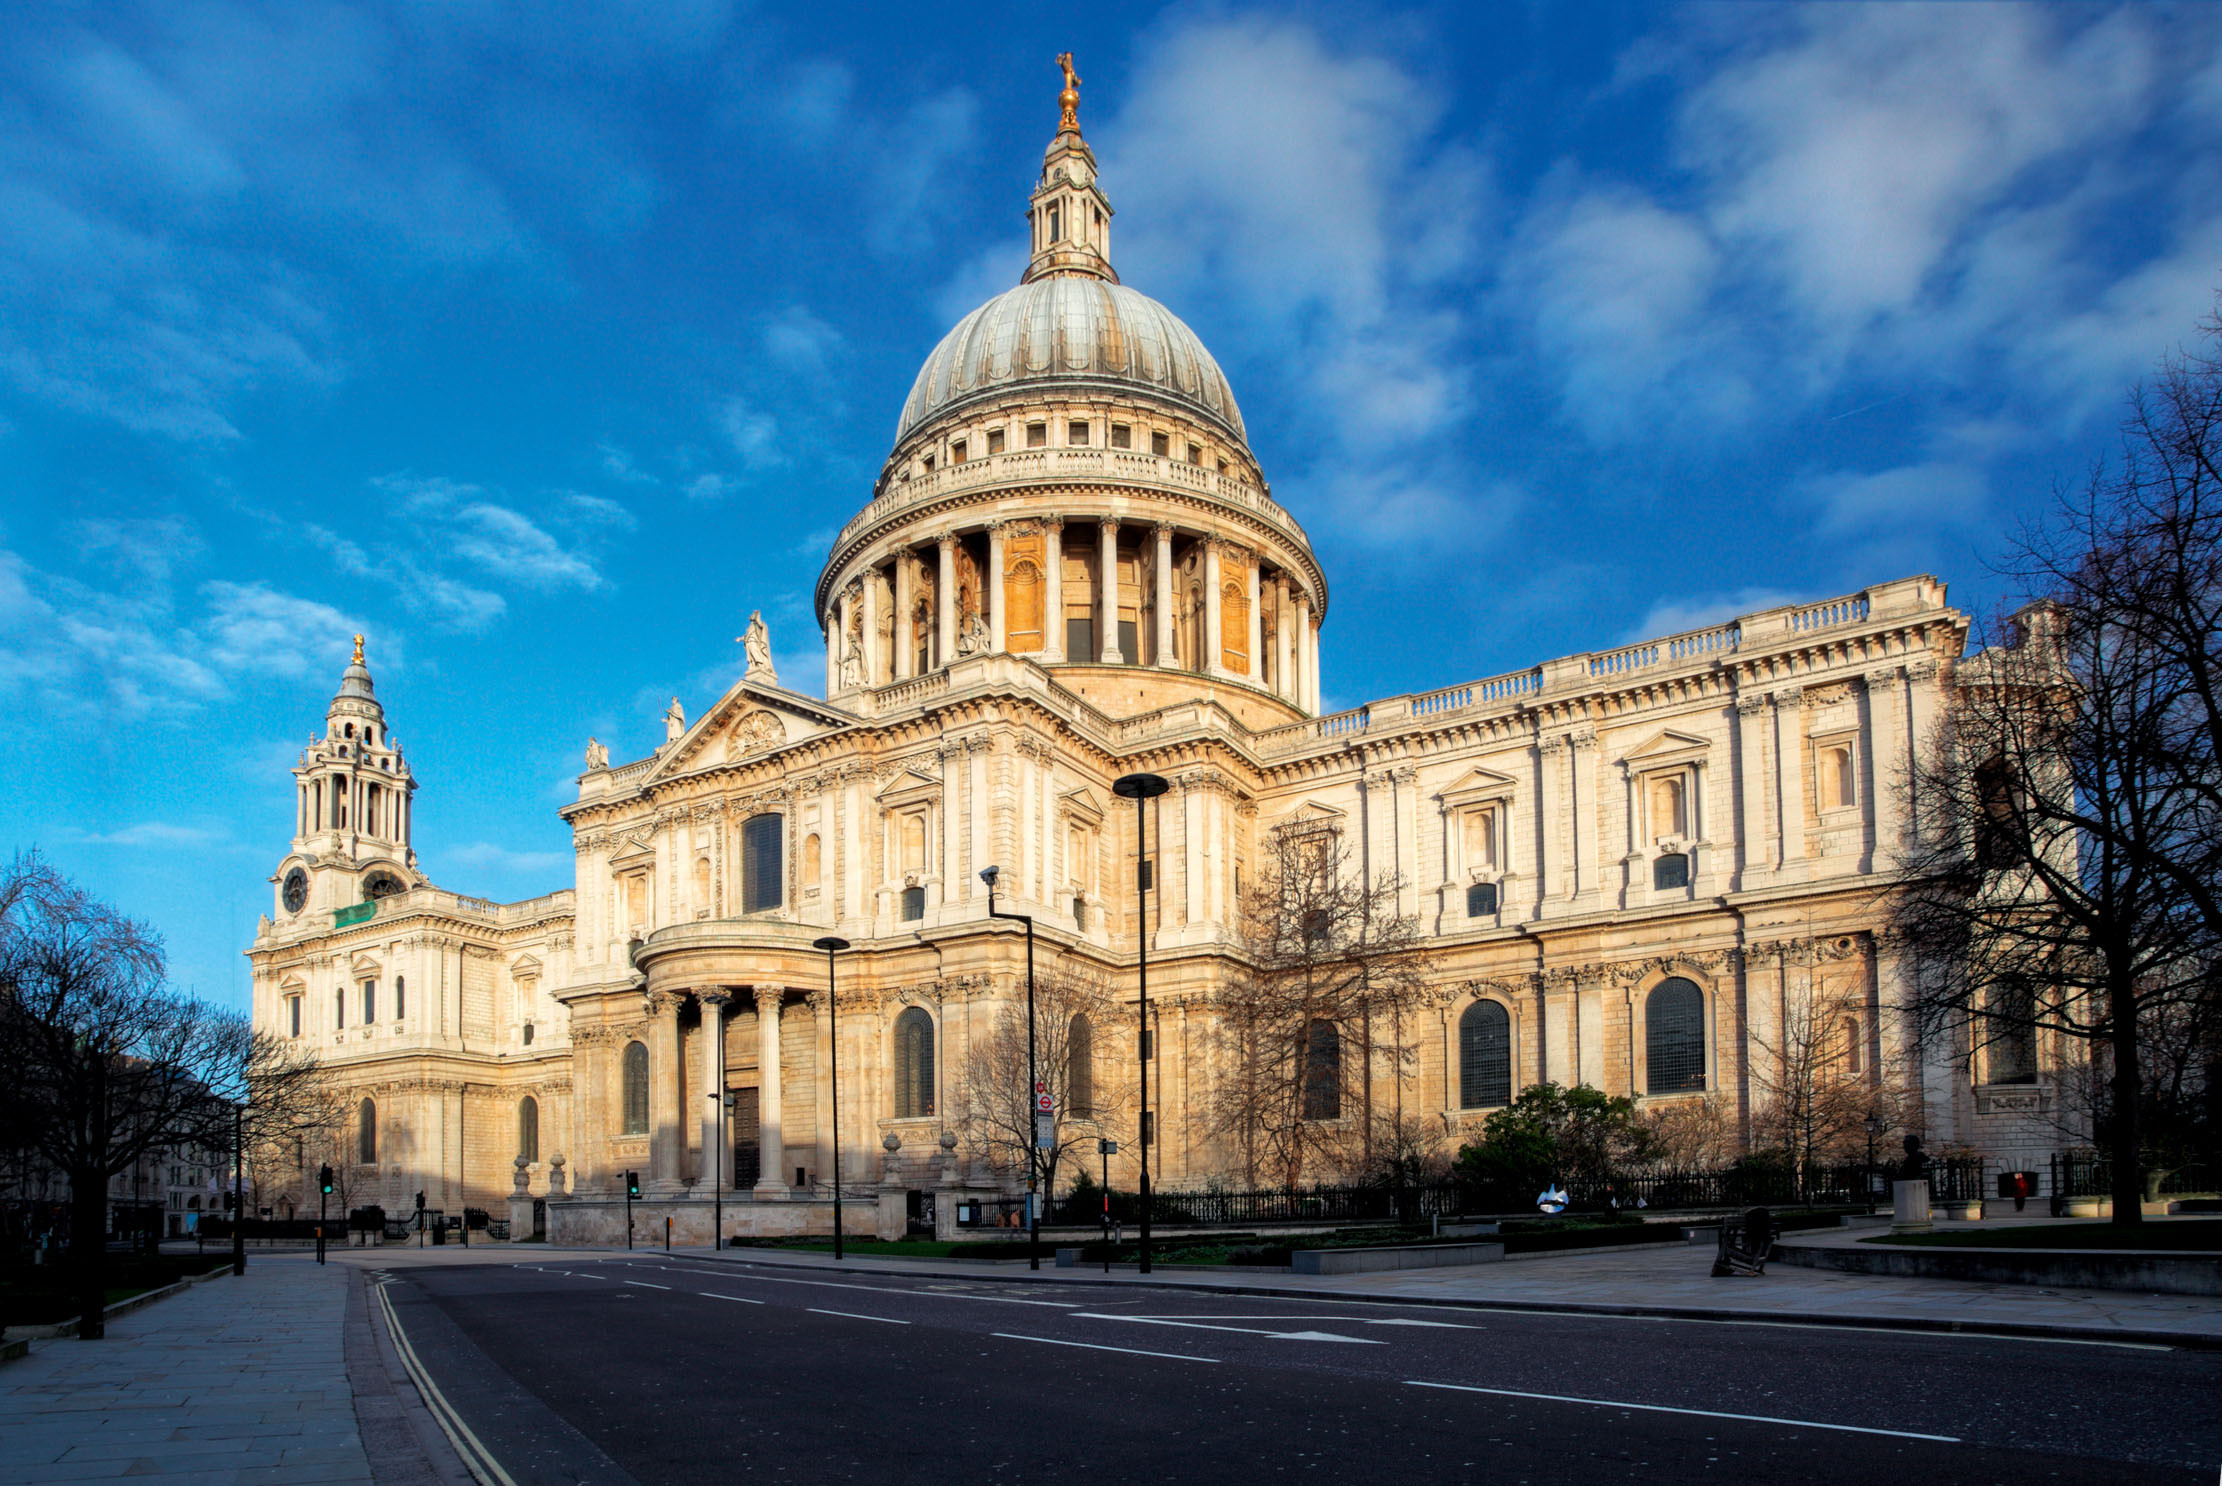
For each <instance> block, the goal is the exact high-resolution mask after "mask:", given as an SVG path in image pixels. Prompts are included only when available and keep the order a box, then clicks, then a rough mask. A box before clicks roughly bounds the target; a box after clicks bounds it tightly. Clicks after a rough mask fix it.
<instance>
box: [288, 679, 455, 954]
mask: <svg viewBox="0 0 2222 1486" xmlns="http://www.w3.org/2000/svg"><path fill="white" fill-rule="evenodd" d="M293 780H294V830H293V842H292V847H291V849H290V850H289V851H288V852H287V853H286V858H285V861H284V862H283V863H282V864H280V866H279V868H278V871H277V874H276V876H275V877H274V878H273V879H272V881H273V882H275V883H276V885H277V890H278V900H277V914H276V915H275V917H276V921H277V922H279V923H285V922H287V921H288V920H292V919H297V918H299V917H300V915H302V914H303V913H307V912H309V911H311V910H316V911H332V910H340V909H345V908H347V907H349V906H351V905H353V904H357V903H367V902H371V901H374V900H376V899H379V898H386V897H391V896H392V895H394V894H395V893H400V892H406V891H407V890H408V889H410V888H412V887H416V886H419V885H420V884H422V883H423V882H424V880H425V879H424V877H423V875H422V874H421V873H419V872H418V871H417V854H416V852H415V851H414V850H413V849H411V847H410V844H409V842H410V832H411V829H412V824H413V823H412V820H411V815H412V805H413V797H414V795H415V793H416V788H417V782H416V779H415V777H414V776H413V775H411V774H410V772H409V764H408V761H407V760H406V759H404V758H403V757H402V755H401V745H400V743H399V742H398V741H397V740H396V739H395V738H394V737H393V735H392V734H391V733H389V732H388V731H387V728H386V709H385V708H384V707H382V706H381V705H379V702H378V695H377V691H376V689H375V688H374V687H373V685H372V683H371V679H370V668H369V667H368V666H366V665H364V664H363V637H362V636H361V635H357V636H356V637H355V655H354V659H353V660H351V661H350V662H349V663H348V666H347V669H346V670H345V671H343V672H341V673H340V683H339V692H338V694H337V695H335V696H334V697H333V698H332V705H331V706H330V707H329V708H327V709H326V711H325V714H324V735H323V736H322V737H321V738H317V737H312V738H310V739H309V743H308V746H307V747H306V748H304V749H302V750H301V761H300V763H298V764H297V765H295V766H294V770H293Z"/></svg>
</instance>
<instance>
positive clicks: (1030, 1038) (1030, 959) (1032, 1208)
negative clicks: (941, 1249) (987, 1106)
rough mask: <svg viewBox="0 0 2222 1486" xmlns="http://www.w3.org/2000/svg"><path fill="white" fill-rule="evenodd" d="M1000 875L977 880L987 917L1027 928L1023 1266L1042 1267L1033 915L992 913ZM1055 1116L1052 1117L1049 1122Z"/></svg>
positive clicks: (989, 872) (984, 874)
mask: <svg viewBox="0 0 2222 1486" xmlns="http://www.w3.org/2000/svg"><path fill="white" fill-rule="evenodd" d="M999 871H1000V869H999V868H995V867H982V868H981V869H980V880H981V881H982V882H984V883H986V884H987V885H988V917H989V918H1007V919H1011V920H1013V921H1015V922H1017V923H1022V924H1024V925H1026V1266H1027V1268H1029V1269H1040V1268H1041V1267H1042V1215H1041V1197H1040V1195H1039V1194H1040V1191H1041V1181H1040V1177H1041V1151H1040V1147H1041V1135H1040V1126H1041V1119H1042V1108H1041V1096H1042V1093H1043V1090H1042V1086H1041V1082H1042V1080H1041V1074H1040V1072H1039V1071H1037V1069H1036V1068H1035V1066H1034V915H1032V914H1031V913H998V912H996V911H995V879H996V876H997V874H998V872H999ZM1054 1118H1055V1116H1054V1115H1052V1119H1054Z"/></svg>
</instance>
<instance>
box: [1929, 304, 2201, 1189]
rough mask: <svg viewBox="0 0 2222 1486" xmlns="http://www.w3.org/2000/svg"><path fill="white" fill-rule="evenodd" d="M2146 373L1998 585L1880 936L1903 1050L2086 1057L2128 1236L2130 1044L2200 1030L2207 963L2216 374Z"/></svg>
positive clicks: (2132, 1184)
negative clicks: (1908, 1028)
mask: <svg viewBox="0 0 2222 1486" xmlns="http://www.w3.org/2000/svg"><path fill="white" fill-rule="evenodd" d="M2217 342H2218V330H2217V326H2216V325H2215V324H2214V322H2212V321H2210V322H2209V323H2208V325H2207V327H2206V342H2205V349H2204V351H2203V352H2202V353H2201V354H2197V355H2191V356H2183V357H2178V358H2175V359H2173V360H2171V361H2169V362H2168V363H2166V364H2164V366H2163V368H2162V370H2161V373H2160V375H2159V376H2158V378H2157V379H2156V381H2155V382H2154V383H2153V384H2152V385H2151V386H2150V387H2148V388H2147V389H2145V390H2143V391H2141V392H2140V393H2139V395H2138V396H2137V398H2136V400H2135V403H2134V405H2133V411H2132V414H2131V416H2130V418H2129V419H2128V420H2127V422H2126V423H2125V424H2124V448H2123V454H2122V457H2121V459H2120V460H2119V461H2118V462H2117V463H2116V464H2115V465H2113V466H2112V467H2109V468H2102V469H2100V470H2099V471H2098V472H2096V473H2095V474H2094V475H2093V476H2092V477H2091V478H2090V480H2089V481H2088V482H2087V483H2086V484H2085V485H2084V486H2083V487H2081V488H2080V489H2077V490H2072V491H2064V492H2063V493H2062V495H2061V497H2060V500H2059V509H2058V512H2057V513H2056V515H2055V517H2054V519H2053V520H2052V521H2051V522H2050V523H2049V524H2047V525H2045V526H2043V527H2040V528H2038V529H2036V530H2034V531H2031V532H2029V533H2026V534H2025V535H2024V536H2023V538H2022V539H2021V540H2020V542H2019V543H2018V546H2017V550H2016V552H2015V555H2014V557H2013V560H2012V562H2011V563H2010V565H2009V571H2010V572H2011V573H2012V574H2013V575H2014V576H2015V577H2016V578H2018V579H2019V580H2020V581H2021V582H2022V584H2023V585H2024V588H2025V590H2026V596H2027V598H2028V600H2029V601H2028V602H2027V603H2025V604H2024V605H2023V606H2022V607H2021V608H2020V609H2019V610H2017V611H2016V612H2015V613H2013V614H2012V615H2011V616H2009V617H2008V618H2006V619H2005V620H2004V621H2002V622H2000V623H1998V624H1997V625H1994V626H1993V634H1992V638H1993V640H1994V643H1993V644H1992V645H1991V646H1990V647H1989V648H1987V649H1985V650H1984V651H1983V652H1982V653H1981V654H1979V655H1977V656H1975V657H1973V658H1972V659H1971V660H1969V661H1967V662H1964V663H1963V664H1962V665H1961V666H1960V668H1959V673H1958V676H1957V678H1956V685H1955V698H1954V705H1953V707H1952V708H1951V710H1950V715H1949V717H1948V719H1947V721H1946V723H1945V724H1944V725H1943V726H1942V727H1940V729H1939V732H1938V734H1937V736H1936V737H1934V738H1933V739H1931V740H1928V743H1927V747H1926V752H1925V755H1924V757H1923V759H1922V760H1921V762H1920V764H1919V765H1918V766H1917V767H1916V768H1915V769H1914V770H1913V771H1912V777H1911V779H1910V781H1909V782H1910V785H1911V788H1912V794H1913V806H1914V819H1915V826H1916V833H1915V835H1914V837H1913V839H1912V842H1911V844H1910V845H1909V846H1908V847H1907V848H1906V850H1905V851H1904V852H1903V853H1902V860H1901V862H1900V866H1901V870H1902V872H1903V874H1904V877H1905V879H1906V882H1907V887H1906V889H1905V891H1904V892H1903V893H1902V895H1901V898H1900V907H1899V910H1898V920H1899V927H1900V928H1901V930H1902V931H1903V932H1904V934H1905V937H1906V940H1907V943H1908V945H1909V947H1911V948H1912V949H1913V950H1914V951H1915V954H1916V964H1915V969H1916V975H1917V977H1918V980H1917V990H1916V995H1915V1001H1916V1006H1917V1008H1918V1009H1919V1011H1920V1012H1921V1014H1922V1025H1923V1030H1924V1032H1925V1034H1926V1035H1930V1036H1941V1037H1945V1038H1948V1039H1949V1040H1950V1041H1949V1045H1950V1046H1952V1047H1954V1048H1955V1049H1963V1048H1964V1049H1965V1050H1967V1052H1968V1054H1969V1055H1970V1056H1972V1057H1976V1058H1981V1059H1984V1060H1986V1061H1998V1062H2003V1063H2005V1064H2007V1065H2008V1066H2010V1067H2012V1068H2014V1069H2016V1070H2017V1073H2016V1076H2020V1074H2019V1071H2018V1070H2020V1069H2022V1068H2023V1067H2024V1066H2025V1065H2027V1064H2028V1063H2029V1062H2030V1061H2031V1057H2030V1055H2031V1053H2032V1051H2033V1047H2034V1043H2035V1040H2036V1037H2037V1034H2038V1032H2039V1031H2041V1030H2042V1031H2049V1032H2051V1033H2053V1034H2055V1035H2057V1036H2059V1037H2061V1038H2064V1039H2067V1040H2068V1042H2069V1043H2070V1044H2071V1045H2072V1044H2073V1043H2075V1042H2082V1043H2086V1044H2089V1045H2092V1046H2093V1047H2094V1048H2103V1050H2104V1051H2103V1058H2102V1059H2101V1061H2103V1063H2104V1064H2105V1065H2106V1067H2107V1069H2108V1072H2109V1084H2108V1088H2107V1091H2106V1097H2105V1099H2104V1101H2103V1109H2104V1119H2103V1122H2102V1127H2101V1128H2102V1133H2103V1135H2104V1138H2105V1144H2106V1146H2107V1149H2108V1152H2109V1155H2110V1157H2111V1166H2112V1189H2113V1197H2114V1212H2115V1219H2116V1221H2118V1222H2136V1221H2138V1218H2139V1200H2140V1198H2141V1196H2142V1192H2143V1182H2142V1181H2141V1178H2140V1175H2139V1168H2140V1165H2141V1163H2142V1162H2143V1160H2144V1159H2145V1156H2146V1154H2147V1153H2146V1151H2145V1150H2144V1137H2143V1131H2142V1125H2143V1121H2144V1116H2145V1113H2146V1105H2147V1102H2148V1079H2147V1069H2146V1060H2147V1057H2148V1053H2149V1051H2150V1046H2149V1044H2150V1042H2151V1036H2150V1035H2149V1034H2152V1033H2156V1032H2157V1031H2158V1030H2159V1029H2160V1028H2161V1027H2163V1026H2164V1025H2166V1024H2168V1023H2169V1022H2171V1021H2172V1020H2173V1019H2176V1018H2179V1017H2181V1016H2184V1015H2194V1016H2204V1015H2206V1014H2208V1013H2207V1012H2203V1011H2200V1010H2199V1008H2201V1007H2211V1005H2212V1003H2213V1000H2214V997H2215V995H2216V985H2215V978H2214V976H2213V975H2212V973H2211V970H2210V968H2209V967H2211V966H2212V964H2213V963H2214V962H2215V958H2216V953H2217V947H2218V945H2222V474H2218V459H2222V441H2218V438H2217V432H2218V429H2222V358H2217V356H2216V355H2215V354H2214V348H2215V346H2216V344H2217Z"/></svg>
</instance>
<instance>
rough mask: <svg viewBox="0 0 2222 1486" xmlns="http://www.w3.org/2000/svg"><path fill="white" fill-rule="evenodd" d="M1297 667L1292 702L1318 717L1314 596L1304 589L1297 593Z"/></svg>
mask: <svg viewBox="0 0 2222 1486" xmlns="http://www.w3.org/2000/svg"><path fill="white" fill-rule="evenodd" d="M1295 660H1296V667H1295V673H1294V674H1293V675H1292V676H1291V677H1290V680H1291V681H1292V682H1293V683H1294V685H1295V691H1294V692H1293V694H1292V700H1294V701H1295V703H1296V705H1297V707H1298V708H1299V709H1300V710H1302V711H1305V712H1309V713H1311V714H1313V715H1315V716H1316V715H1317V714H1318V712H1319V698H1318V697H1316V696H1314V695H1313V694H1312V596H1311V595H1310V594H1308V593H1306V592H1304V591H1303V590H1302V589H1298V590H1297V592H1296V657H1295Z"/></svg>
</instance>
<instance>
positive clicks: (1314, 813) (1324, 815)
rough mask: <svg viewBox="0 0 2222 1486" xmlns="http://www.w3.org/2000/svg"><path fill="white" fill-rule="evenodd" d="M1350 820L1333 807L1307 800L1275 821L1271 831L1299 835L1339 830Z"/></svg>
mask: <svg viewBox="0 0 2222 1486" xmlns="http://www.w3.org/2000/svg"><path fill="white" fill-rule="evenodd" d="M1349 818H1350V817H1349V816H1348V815H1346V814H1344V813H1343V812H1342V811H1340V810H1337V809H1336V808H1335V807H1334V806H1332V805H1322V804H1321V803H1319V801H1317V800H1306V801H1305V802H1304V803H1303V804H1301V805H1299V806H1297V807H1296V808H1295V809H1294V810H1291V811H1290V812H1289V813H1288V814H1286V815H1284V816H1282V817H1281V818H1280V819H1279V820H1277V821H1275V822H1274V823H1273V825H1272V827H1271V829H1273V830H1276V831H1288V832H1297V833H1301V832H1304V831H1326V830H1339V829H1341V827H1342V826H1343V825H1344V824H1345V823H1346V822H1347V821H1348V820H1349Z"/></svg>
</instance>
